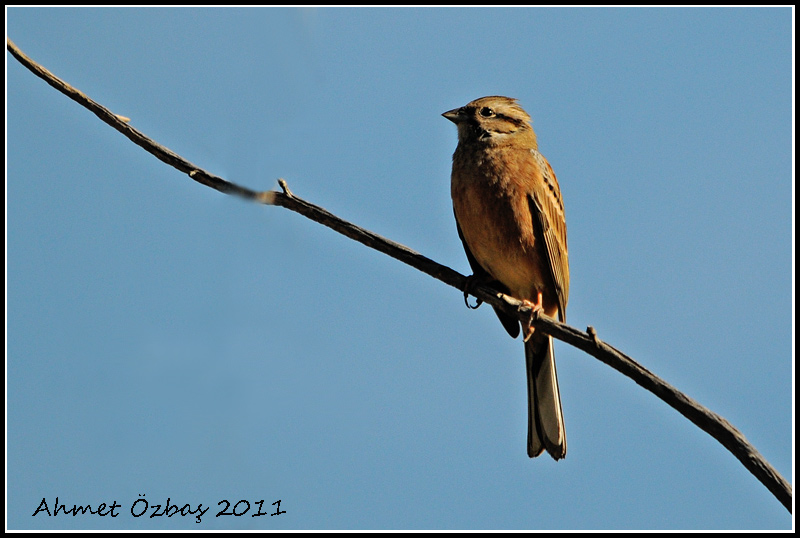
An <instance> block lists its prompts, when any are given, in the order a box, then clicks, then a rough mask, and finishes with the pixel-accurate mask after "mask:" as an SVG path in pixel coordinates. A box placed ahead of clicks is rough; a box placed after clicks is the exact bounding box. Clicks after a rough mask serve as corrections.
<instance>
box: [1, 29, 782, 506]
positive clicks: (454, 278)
mask: <svg viewBox="0 0 800 538" xmlns="http://www.w3.org/2000/svg"><path fill="white" fill-rule="evenodd" d="M7 49H8V50H9V51H10V52H11V54H13V55H14V57H15V58H17V60H19V62H20V63H22V64H23V65H24V66H25V67H27V68H28V69H29V70H31V71H32V72H33V73H34V74H35V75H36V76H38V77H40V78H42V79H43V80H44V81H45V82H47V83H48V84H50V85H51V86H53V87H54V88H55V89H57V90H58V91H60V92H61V93H63V94H64V95H66V96H67V97H69V98H70V99H72V100H73V101H76V102H77V103H79V104H80V105H82V106H84V107H86V108H88V109H89V110H90V111H92V112H93V113H94V114H95V115H96V116H97V117H98V118H100V119H101V120H102V121H103V122H105V123H107V124H109V125H110V126H112V127H113V128H114V129H116V130H117V131H119V132H120V133H122V134H123V135H125V136H126V137H128V138H129V139H130V140H131V141H132V142H133V143H135V144H137V145H139V146H141V147H142V148H143V149H144V150H145V151H147V152H148V153H151V154H153V155H154V156H156V157H157V158H158V159H160V160H162V161H164V162H165V163H167V164H168V165H170V166H172V167H174V168H176V169H178V170H180V171H181V172H184V173H186V174H188V175H189V177H190V178H192V179H193V180H195V181H197V182H198V183H202V184H203V185H205V186H207V187H211V188H212V189H216V190H218V191H220V192H223V193H225V194H233V195H236V196H240V197H242V198H245V199H248V200H252V201H254V202H258V203H262V204H267V205H276V206H281V207H284V208H286V209H289V210H291V211H294V212H296V213H299V214H301V215H303V216H305V217H307V218H309V219H311V220H313V221H315V222H318V223H320V224H323V225H325V226H327V227H329V228H331V229H333V230H335V231H337V232H339V233H340V234H343V235H345V236H347V237H349V238H351V239H353V240H355V241H358V242H359V243H363V244H364V245H366V246H368V247H370V248H372V249H375V250H378V251H380V252H383V253H384V254H388V255H389V256H391V257H393V258H395V259H397V260H400V261H401V262H403V263H405V264H408V265H410V266H412V267H414V268H415V269H418V270H420V271H422V272H423V273H426V274H428V275H430V276H432V277H433V278H436V279H438V280H441V281H442V282H444V283H445V284H448V285H450V286H452V287H454V288H456V289H458V290H464V289H465V286H466V284H467V278H466V277H465V276H464V275H462V274H460V273H458V272H457V271H454V270H452V269H450V268H449V267H446V266H444V265H441V264H439V263H437V262H435V261H433V260H431V259H430V258H427V257H425V256H423V255H421V254H419V253H417V252H415V251H413V250H411V249H410V248H408V247H406V246H403V245H401V244H399V243H395V242H394V241H391V240H389V239H386V238H384V237H381V236H380V235H378V234H376V233H374V232H371V231H369V230H366V229H364V228H361V227H360V226H356V225H355V224H352V223H350V222H347V221H346V220H343V219H341V218H339V217H337V216H336V215H334V214H332V213H330V212H329V211H327V210H325V209H323V208H322V207H319V206H317V205H314V204H312V203H310V202H307V201H305V200H303V199H302V198H298V197H297V196H295V195H294V194H293V193H292V192H291V191H290V190H289V187H288V185H287V183H286V181H284V180H283V179H279V180H278V183H279V185H280V187H281V190H282V192H278V191H254V190H251V189H248V188H246V187H241V186H239V185H236V184H235V183H231V182H229V181H226V180H225V179H223V178H221V177H219V176H215V175H214V174H211V173H209V172H206V171H205V170H203V169H201V168H200V167H198V166H195V165H194V164H192V163H190V162H189V161H187V160H186V159H184V158H183V157H181V156H180V155H177V154H176V153H174V152H172V151H171V150H169V149H168V148H166V147H164V146H162V145H161V144H158V143H157V142H155V141H153V140H152V139H150V138H148V137H147V136H145V135H144V134H142V133H141V132H140V131H138V130H136V129H135V128H133V127H131V126H130V125H128V122H129V121H130V120H129V119H128V118H125V117H123V116H119V115H117V114H114V113H113V112H111V111H110V110H108V109H107V108H105V107H104V106H102V105H100V104H99V103H96V102H95V101H93V100H92V99H90V98H89V97H87V96H86V95H84V94H83V93H82V92H80V91H78V90H76V89H75V88H73V87H72V86H70V85H69V84H67V83H66V82H64V81H62V80H61V79H59V78H58V77H56V76H55V75H53V74H52V73H50V71H48V70H47V69H45V68H44V67H42V66H40V65H39V64H37V63H36V62H34V61H33V60H31V59H30V58H28V57H27V56H26V55H25V54H23V53H22V51H20V50H19V49H18V48H17V47H16V45H14V43H12V42H11V40H10V39H7ZM470 292H471V293H472V294H473V295H475V296H476V297H477V298H478V299H480V300H482V301H483V302H486V303H489V304H491V305H492V306H495V307H498V308H501V309H502V310H503V311H504V312H507V313H509V314H511V315H515V316H517V317H518V318H519V319H520V320H529V319H531V310H530V308H528V307H526V306H524V305H523V304H522V303H521V302H520V301H517V300H516V299H514V298H513V297H509V296H507V295H504V294H502V293H499V292H498V291H496V290H493V289H491V288H489V287H486V286H475V287H472V288H470ZM532 324H533V326H534V327H536V329H537V330H541V331H542V332H544V333H547V334H550V335H552V336H553V337H554V338H557V339H559V340H561V341H563V342H566V343H568V344H570V345H572V346H574V347H576V348H578V349H580V350H583V351H585V352H586V353H588V354H589V355H592V356H593V357H595V358H597V359H599V360H600V361H601V362H603V363H605V364H607V365H609V366H611V367H612V368H614V369H615V370H617V371H618V372H620V373H622V374H623V375H625V376H627V377H629V378H631V379H633V380H634V381H635V382H636V383H638V384H639V385H641V386H642V387H644V388H645V389H647V390H649V391H650V392H652V393H653V394H655V395H656V396H657V397H659V398H661V399H662V400H663V401H664V402H666V403H667V404H668V405H670V406H672V407H673V408H675V409H676V410H677V411H678V412H679V413H681V414H682V415H683V416H685V417H686V418H688V419H689V420H690V421H692V422H693V423H694V424H695V425H697V426H698V427H699V428H700V429H702V430H703V431H705V432H706V433H708V434H709V435H711V436H712V437H713V438H714V439H716V440H717V441H719V442H720V443H721V444H722V445H723V446H724V447H725V448H727V449H728V450H729V451H730V452H731V453H732V454H733V455H734V456H735V457H736V458H737V459H739V461H741V462H742V465H744V467H745V468H746V469H747V470H749V471H750V472H751V473H752V474H753V475H754V476H755V477H756V478H757V479H758V480H759V481H760V482H761V483H762V484H764V486H766V487H767V489H768V490H769V491H770V492H772V494H773V495H774V496H775V497H776V498H777V499H778V501H779V502H780V503H781V504H783V506H784V507H786V509H787V510H788V511H789V512H790V513H791V511H792V486H791V485H790V484H789V483H788V482H787V481H786V480H785V479H784V478H783V477H782V476H781V475H780V474H779V473H778V472H777V471H776V470H775V469H774V468H773V467H772V466H771V465H770V464H769V462H767V460H765V459H764V457H763V456H762V455H761V454H760V453H759V452H758V451H757V450H756V449H755V447H753V446H752V445H751V444H750V443H749V442H748V441H747V439H746V438H745V437H744V435H742V433H741V432H740V431H739V430H737V429H736V428H735V427H733V426H732V425H731V424H730V423H729V422H728V421H727V420H725V419H724V418H722V417H721V416H719V415H717V414H716V413H714V412H712V411H710V410H709V409H707V408H705V407H703V406H702V405H700V404H699V403H697V402H696V401H695V400H693V399H692V398H690V397H688V396H687V395H685V394H683V393H682V392H680V391H679V390H677V389H676V388H675V387H673V386H672V385H670V384H669V383H667V382H666V381H664V380H662V379H661V378H659V377H658V376H656V375H655V374H653V373H652V372H650V371H649V370H647V369H646V368H644V367H643V366H642V365H640V364H639V363H638V362H636V361H635V360H633V359H632V358H630V357H628V356H627V355H625V354H624V353H622V352H620V351H619V350H617V349H615V348H614V347H612V346H610V345H608V344H606V343H605V342H603V341H601V340H600V339H599V338H598V336H597V333H596V331H595V330H594V328H592V327H589V328H588V329H587V332H582V331H579V330H578V329H575V328H573V327H570V326H569V325H566V324H564V323H560V322H558V321H556V320H554V319H552V318H549V317H547V316H539V315H538V313H535V314H534V317H533V320H532Z"/></svg>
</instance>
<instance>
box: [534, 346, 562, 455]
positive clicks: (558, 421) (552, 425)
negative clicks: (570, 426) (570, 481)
mask: <svg viewBox="0 0 800 538" xmlns="http://www.w3.org/2000/svg"><path fill="white" fill-rule="evenodd" d="M525 365H526V369H527V372H528V456H530V457H531V458H535V457H536V456H538V455H539V454H541V453H542V452H543V451H544V450H547V452H548V453H549V454H550V455H551V456H552V457H553V459H555V460H560V459H561V458H563V457H564V456H566V455H567V432H566V430H565V429H564V415H563V414H562V412H561V395H560V394H559V392H558V377H557V376H556V358H555V355H554V354H553V339H552V338H551V337H550V336H545V335H539V334H534V335H533V336H532V337H531V338H530V340H528V341H527V342H525Z"/></svg>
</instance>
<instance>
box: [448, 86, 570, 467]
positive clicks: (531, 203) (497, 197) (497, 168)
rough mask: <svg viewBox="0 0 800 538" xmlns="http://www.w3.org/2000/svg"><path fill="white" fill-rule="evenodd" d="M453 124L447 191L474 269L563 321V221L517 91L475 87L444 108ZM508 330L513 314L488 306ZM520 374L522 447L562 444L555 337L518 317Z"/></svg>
mask: <svg viewBox="0 0 800 538" xmlns="http://www.w3.org/2000/svg"><path fill="white" fill-rule="evenodd" d="M442 115H443V116H444V117H445V118H447V119H448V120H450V121H452V122H453V123H455V124H456V126H457V127H458V146H457V147H456V151H455V153H454V154H453V173H452V176H451V186H450V188H451V195H452V198H453V211H454V212H455V216H456V225H457V227H458V235H459V237H460V238H461V242H462V243H463V244H464V250H465V251H466V253H467V258H468V259H469V264H470V266H471V267H472V271H473V273H474V274H473V278H474V279H475V280H478V281H480V282H481V283H484V284H487V285H489V286H491V287H493V288H495V289H497V290H498V291H501V292H503V293H506V294H508V295H511V296H512V297H515V298H517V299H519V300H521V301H523V302H525V303H526V304H528V305H529V306H531V307H533V308H535V309H541V312H542V313H544V314H545V315H547V316H550V317H552V318H557V319H559V320H561V321H565V317H566V308H567V298H568V296H569V263H568V260H567V225H566V221H565V220H564V203H563V201H562V199H561V190H560V189H559V187H558V181H556V176H555V174H554V173H553V169H552V168H551V167H550V164H549V163H548V162H547V160H546V159H545V158H544V156H542V154H541V153H539V151H538V146H537V143H536V134H535V133H534V132H533V128H532V127H531V125H530V120H531V117H530V116H529V115H528V114H527V113H526V112H525V111H524V110H523V109H522V107H520V106H519V104H517V100H516V99H511V98H509V97H501V96H490V97H481V98H480V99H476V100H475V101H472V102H471V103H467V104H466V105H464V106H463V107H461V108H456V109H454V110H450V111H448V112H445V113H444V114H442ZM495 312H496V313H497V316H498V317H499V318H500V321H501V322H502V324H503V326H504V327H505V328H506V330H507V331H508V333H509V334H510V335H511V336H512V337H514V338H516V337H517V335H518V334H519V333H520V322H519V321H518V320H517V318H515V317H512V316H509V315H508V314H504V313H503V312H501V311H499V310H497V309H495ZM522 329H523V336H524V339H525V363H526V369H527V374H528V456H530V457H531V458H533V457H536V456H538V455H539V454H541V453H542V452H543V451H545V450H547V452H548V453H549V454H550V455H551V456H552V457H553V458H554V459H556V460H558V459H561V458H563V457H564V456H565V455H566V453H567V437H566V431H565V430H564V416H563V414H562V411H561V396H560V394H559V391H558V378H557V377H556V363H555V356H554V355H553V339H552V338H551V337H550V336H548V335H545V334H543V333H537V332H535V331H534V329H533V327H531V325H530V323H528V324H525V323H523V324H522Z"/></svg>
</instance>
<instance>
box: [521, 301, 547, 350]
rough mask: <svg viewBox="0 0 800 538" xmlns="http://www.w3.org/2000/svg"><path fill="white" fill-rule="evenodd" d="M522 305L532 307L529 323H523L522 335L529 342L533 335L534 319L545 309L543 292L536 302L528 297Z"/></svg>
mask: <svg viewBox="0 0 800 538" xmlns="http://www.w3.org/2000/svg"><path fill="white" fill-rule="evenodd" d="M522 306H527V307H529V308H530V309H531V317H530V319H528V322H527V323H524V324H523V325H522V336H523V337H524V341H525V342H527V341H528V340H530V338H531V336H533V332H534V329H533V320H534V319H538V318H539V314H541V313H542V312H543V311H544V308H543V307H542V292H539V293H538V295H537V298H536V302H535V303H533V302H531V301H529V300H527V299H523V300H522Z"/></svg>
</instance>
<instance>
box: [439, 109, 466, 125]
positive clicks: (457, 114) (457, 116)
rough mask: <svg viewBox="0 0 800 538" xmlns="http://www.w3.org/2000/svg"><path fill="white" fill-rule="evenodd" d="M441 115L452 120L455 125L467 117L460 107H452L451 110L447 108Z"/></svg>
mask: <svg viewBox="0 0 800 538" xmlns="http://www.w3.org/2000/svg"><path fill="white" fill-rule="evenodd" d="M442 116H444V117H445V118H447V119H448V120H450V121H452V122H453V123H455V124H456V125H458V124H459V123H460V122H462V121H464V120H465V119H467V117H466V116H465V115H464V114H463V111H462V110H461V109H460V108H454V109H453V110H448V111H447V112H445V113H444V114H442Z"/></svg>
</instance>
